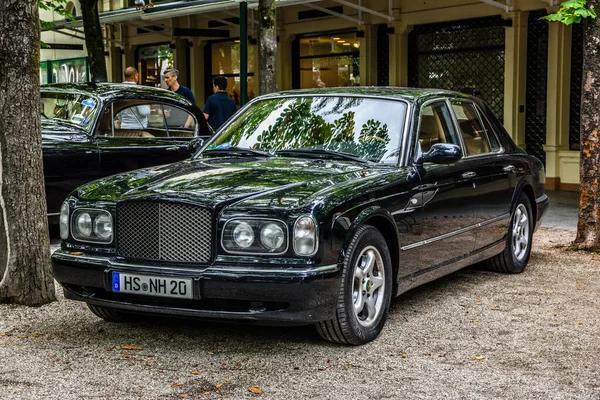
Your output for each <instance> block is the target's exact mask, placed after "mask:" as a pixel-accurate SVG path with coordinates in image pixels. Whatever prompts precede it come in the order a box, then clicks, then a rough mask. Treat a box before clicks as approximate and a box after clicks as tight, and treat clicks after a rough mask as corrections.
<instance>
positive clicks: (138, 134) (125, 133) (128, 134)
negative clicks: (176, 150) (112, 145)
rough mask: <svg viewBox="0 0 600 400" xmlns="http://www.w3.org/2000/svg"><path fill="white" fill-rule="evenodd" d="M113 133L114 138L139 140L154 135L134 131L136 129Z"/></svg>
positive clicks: (116, 130)
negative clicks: (136, 138) (134, 138)
mask: <svg viewBox="0 0 600 400" xmlns="http://www.w3.org/2000/svg"><path fill="white" fill-rule="evenodd" d="M114 132H115V137H140V138H142V137H143V138H152V137H154V135H153V134H151V133H149V132H146V131H140V130H136V129H115V131H114Z"/></svg>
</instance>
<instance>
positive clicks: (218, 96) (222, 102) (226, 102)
mask: <svg viewBox="0 0 600 400" xmlns="http://www.w3.org/2000/svg"><path fill="white" fill-rule="evenodd" d="M225 89H227V78H225V77H224V76H215V77H214V78H213V91H214V92H215V94H212V95H210V96H208V99H207V100H206V104H205V105H204V110H203V112H204V116H205V117H206V120H207V121H208V123H209V124H210V126H212V128H213V129H214V130H215V131H216V130H217V129H219V128H220V127H221V125H223V123H224V122H225V121H227V120H228V119H229V117H231V116H232V115H233V114H235V112H236V111H237V107H236V106H235V103H234V102H233V100H231V97H229V95H228V94H227V92H226V91H225Z"/></svg>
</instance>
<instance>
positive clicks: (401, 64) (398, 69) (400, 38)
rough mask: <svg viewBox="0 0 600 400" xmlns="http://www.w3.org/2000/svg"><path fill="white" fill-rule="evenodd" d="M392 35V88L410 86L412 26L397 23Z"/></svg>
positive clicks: (394, 25)
mask: <svg viewBox="0 0 600 400" xmlns="http://www.w3.org/2000/svg"><path fill="white" fill-rule="evenodd" d="M392 27H393V28H394V34H392V35H390V86H401V87H406V86H408V35H409V34H410V32H411V31H412V25H411V26H409V25H407V24H406V23H405V22H401V21H398V22H395V23H394V24H393V25H392Z"/></svg>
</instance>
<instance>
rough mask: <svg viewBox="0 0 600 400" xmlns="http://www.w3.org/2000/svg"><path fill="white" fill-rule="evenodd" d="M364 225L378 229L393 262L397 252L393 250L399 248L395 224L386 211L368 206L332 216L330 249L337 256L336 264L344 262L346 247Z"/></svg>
mask: <svg viewBox="0 0 600 400" xmlns="http://www.w3.org/2000/svg"><path fill="white" fill-rule="evenodd" d="M364 224H369V225H373V226H374V227H375V228H377V229H379V231H380V232H381V233H382V234H383V236H384V237H385V239H386V242H387V243H388V247H389V248H390V255H391V256H392V260H393V261H395V254H396V253H397V251H395V250H394V249H398V248H399V242H398V227H397V226H396V222H395V221H394V218H393V217H392V215H391V214H390V213H389V211H387V210H386V209H384V208H381V207H379V206H370V207H366V208H364V209H362V210H360V211H358V210H357V211H356V212H351V211H349V212H346V213H343V214H342V213H340V214H337V215H334V218H333V221H332V228H331V232H332V237H331V240H332V244H331V249H332V254H338V263H339V264H342V263H343V262H344V261H345V259H346V257H347V250H348V246H349V245H350V242H351V241H352V238H353V237H354V234H355V233H356V231H357V230H358V228H360V227H361V226H362V225H364ZM394 264H395V262H394Z"/></svg>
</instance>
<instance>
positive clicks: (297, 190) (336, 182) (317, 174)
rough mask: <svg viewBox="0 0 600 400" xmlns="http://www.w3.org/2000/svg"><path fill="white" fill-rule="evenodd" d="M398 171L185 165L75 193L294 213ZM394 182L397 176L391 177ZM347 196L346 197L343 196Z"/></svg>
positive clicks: (268, 162) (273, 163)
mask: <svg viewBox="0 0 600 400" xmlns="http://www.w3.org/2000/svg"><path fill="white" fill-rule="evenodd" d="M405 173H406V172H405V171H404V170H403V169H399V168H397V167H391V166H385V165H378V164H365V163H358V162H352V161H337V160H335V161H333V160H306V159H298V158H280V157H273V158H262V159H258V158H255V159H248V158H243V159H235V158H218V159H217V158H215V159H202V160H187V161H183V162H180V163H175V164H170V165H166V166H161V167H154V168H146V169H141V170H137V171H131V172H127V173H123V174H119V175H114V176H111V177H108V178H104V179H101V180H98V181H94V182H91V183H89V184H87V185H84V186H82V187H80V188H79V189H78V190H77V193H76V194H77V196H78V197H79V198H80V199H84V200H105V201H119V200H129V199H156V198H161V199H165V198H166V199H179V200H185V201H190V202H194V203H200V204H206V205H207V206H210V205H212V206H216V205H218V204H223V203H225V204H235V205H236V207H241V208H244V207H251V208H263V207H264V208H291V207H293V208H296V207H303V206H309V205H310V204H311V203H313V204H314V203H315V202H318V201H319V199H322V198H323V196H324V195H325V194H326V193H328V192H332V191H337V192H339V193H344V188H347V187H348V186H349V185H352V186H362V187H359V188H355V189H354V190H350V191H348V190H346V191H345V192H347V193H351V194H352V195H354V196H356V193H359V194H360V193H363V194H364V193H367V192H368V191H369V189H368V188H367V186H369V187H372V188H377V187H381V185H382V184H385V182H386V181H387V182H389V180H388V179H386V178H385V176H387V175H389V174H393V175H398V174H401V175H403V174H405ZM393 179H394V180H397V179H398V176H395V177H394V178H393ZM346 196H350V194H348V195H346Z"/></svg>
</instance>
